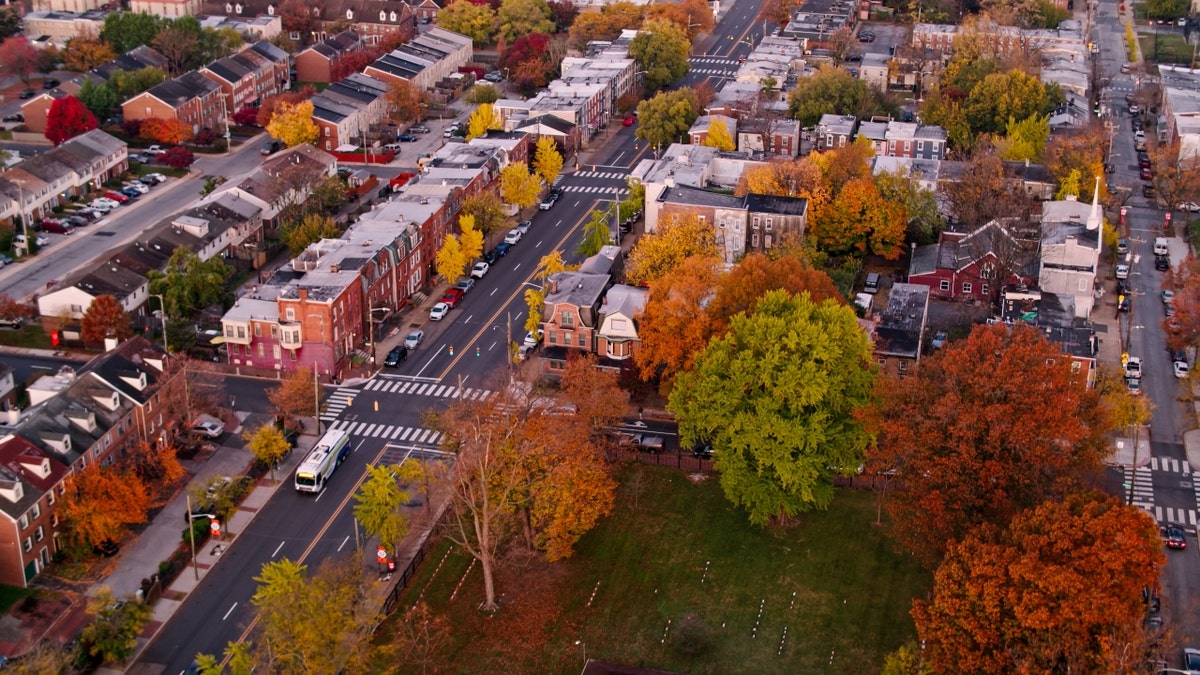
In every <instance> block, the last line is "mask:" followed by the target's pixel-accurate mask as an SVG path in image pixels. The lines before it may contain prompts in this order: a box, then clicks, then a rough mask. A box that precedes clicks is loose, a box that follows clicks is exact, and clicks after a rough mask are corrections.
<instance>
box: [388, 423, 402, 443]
mask: <svg viewBox="0 0 1200 675" xmlns="http://www.w3.org/2000/svg"><path fill="white" fill-rule="evenodd" d="M403 431H404V427H401V426H397V427H396V430H395V431H393V432H392V435H391V437H390V440H393V441H394V440H396V437H397V436H399V435H400V433H401V432H403Z"/></svg>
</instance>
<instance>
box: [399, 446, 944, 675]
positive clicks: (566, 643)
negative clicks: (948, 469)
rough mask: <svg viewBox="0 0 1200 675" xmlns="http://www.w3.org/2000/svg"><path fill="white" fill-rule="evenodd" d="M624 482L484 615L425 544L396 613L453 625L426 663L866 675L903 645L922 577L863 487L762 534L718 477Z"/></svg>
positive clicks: (462, 581)
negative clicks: (601, 514) (560, 552)
mask: <svg viewBox="0 0 1200 675" xmlns="http://www.w3.org/2000/svg"><path fill="white" fill-rule="evenodd" d="M621 478H622V485H621V487H620V489H619V491H618V495H617V507H616V511H615V513H614V514H613V515H612V516H611V517H610V518H608V519H607V520H606V521H605V522H604V523H603V524H602V525H601V526H600V527H599V528H597V529H596V530H595V531H593V532H592V533H591V534H590V535H588V536H587V537H585V538H584V540H583V541H582V542H581V543H580V545H579V546H578V550H577V554H576V555H575V557H574V558H572V559H570V560H568V561H566V562H562V563H557V564H547V563H545V562H543V561H542V560H541V559H536V560H533V559H529V558H523V559H520V560H519V561H510V562H509V563H508V564H506V565H505V567H504V569H503V570H502V571H501V572H500V573H499V574H498V580H497V588H498V590H499V593H500V594H501V596H502V600H501V601H502V608H501V610H500V611H499V612H498V613H496V614H495V615H494V616H488V615H485V614H482V613H480V612H479V611H477V610H476V607H477V605H478V604H479V602H480V600H481V599H482V594H483V588H482V578H481V575H480V572H479V567H478V565H476V564H472V562H471V560H470V559H469V558H468V557H467V556H465V555H464V554H462V553H461V552H460V551H459V550H458V549H457V548H452V547H451V546H450V545H449V544H447V543H445V542H443V543H441V544H439V545H438V546H436V547H435V548H434V550H433V552H432V553H431V555H430V557H429V558H428V560H427V561H426V563H425V564H424V566H423V567H422V569H421V570H420V572H419V574H418V575H417V576H416V578H415V579H414V581H413V583H412V585H411V586H410V587H409V590H408V592H407V594H406V595H405V596H404V597H403V598H402V601H401V608H403V609H407V608H408V607H411V606H412V605H413V604H414V603H415V602H416V601H417V599H418V597H422V598H423V599H424V600H425V602H427V603H428V604H429V605H430V607H431V609H432V610H433V611H434V612H435V613H437V614H442V615H445V616H447V617H448V618H449V620H450V622H451V625H452V630H451V631H450V635H451V637H450V641H449V643H448V644H446V645H445V646H444V648H443V649H441V650H440V651H439V652H438V657H437V658H436V659H435V660H434V661H433V663H434V664H436V667H435V670H437V671H439V672H464V673H467V672H505V671H507V672H539V673H572V674H573V673H578V672H579V671H580V669H581V668H582V664H583V662H584V659H585V657H586V658H593V659H604V660H612V661H618V662H621V663H624V664H629V665H642V666H645V667H649V668H662V669H669V670H675V671H680V672H690V673H728V672H754V673H795V672H804V673H846V672H868V671H869V672H876V671H878V669H879V667H880V666H881V664H882V662H883V657H884V655H885V654H887V653H888V652H891V651H893V650H895V649H896V648H897V647H898V646H900V645H901V644H902V643H904V642H905V641H907V640H910V639H913V638H914V637H915V629H914V628H913V624H912V620H911V618H910V617H909V615H908V612H909V608H910V606H911V599H912V598H913V597H914V595H922V594H924V593H925V591H926V589H927V588H928V586H929V583H930V580H929V576H928V574H926V573H925V572H924V571H922V570H921V569H920V568H919V567H918V566H917V565H916V564H915V563H914V562H913V561H912V560H911V559H909V558H908V557H907V556H904V555H900V554H897V553H896V552H895V550H894V548H893V547H892V544H891V542H890V541H889V540H888V539H887V538H886V536H885V534H884V531H883V529H882V528H880V527H877V526H875V525H874V521H875V513H876V501H875V495H874V494H873V493H871V492H869V491H866V492H857V491H850V490H843V491H840V492H839V493H838V494H837V497H836V498H835V500H834V503H833V506H832V507H831V508H830V510H829V511H827V512H820V513H813V514H808V515H805V516H803V517H801V518H799V519H797V522H795V523H794V524H792V525H790V526H788V527H778V528H769V529H766V530H760V529H757V528H754V527H752V526H751V525H750V524H749V523H748V521H747V519H746V516H745V514H744V513H742V512H741V511H740V510H739V509H737V508H735V507H733V506H732V505H731V504H730V503H729V502H727V501H726V500H725V498H724V496H723V495H722V493H721V489H720V487H719V485H718V484H717V482H716V478H713V477H710V478H708V479H699V480H698V481H693V480H692V479H691V478H690V477H689V476H688V475H686V474H684V473H681V472H679V471H677V470H672V469H665V468H656V467H631V468H627V469H624V470H623V473H622V476H621ZM395 620H396V617H395V616H393V617H392V618H391V619H390V620H389V622H388V623H387V624H385V625H384V626H383V627H381V629H380V632H379V635H380V636H381V637H383V638H384V639H386V636H387V635H389V634H391V633H392V632H393V631H394V630H395V627H394V622H395ZM389 665H391V666H392V667H394V664H389Z"/></svg>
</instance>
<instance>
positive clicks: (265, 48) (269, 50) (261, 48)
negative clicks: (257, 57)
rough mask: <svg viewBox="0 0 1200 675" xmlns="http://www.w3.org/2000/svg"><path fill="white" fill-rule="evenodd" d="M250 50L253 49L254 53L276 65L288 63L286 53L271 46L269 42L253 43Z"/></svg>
mask: <svg viewBox="0 0 1200 675" xmlns="http://www.w3.org/2000/svg"><path fill="white" fill-rule="evenodd" d="M250 49H253V50H254V51H255V52H257V53H259V54H261V55H262V56H265V57H266V58H268V59H270V60H271V61H274V62H276V63H287V62H288V53H287V52H285V51H283V50H282V49H280V48H279V47H276V46H275V45H273V44H271V43H270V42H267V41H266V40H259V41H258V42H255V43H254V44H252V45H250Z"/></svg>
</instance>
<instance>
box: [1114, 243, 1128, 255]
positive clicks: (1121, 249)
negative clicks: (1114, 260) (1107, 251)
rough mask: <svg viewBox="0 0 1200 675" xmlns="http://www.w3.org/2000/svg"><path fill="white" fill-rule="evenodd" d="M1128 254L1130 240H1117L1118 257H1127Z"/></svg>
mask: <svg viewBox="0 0 1200 675" xmlns="http://www.w3.org/2000/svg"><path fill="white" fill-rule="evenodd" d="M1126 253H1129V240H1127V239H1118V240H1117V255H1125V254H1126Z"/></svg>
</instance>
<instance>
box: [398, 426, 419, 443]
mask: <svg viewBox="0 0 1200 675" xmlns="http://www.w3.org/2000/svg"><path fill="white" fill-rule="evenodd" d="M413 431H416V430H415V429H407V428H406V429H405V430H404V434H403V435H401V436H400V440H402V441H407V440H408V437H409V436H411V435H412V432H413Z"/></svg>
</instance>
